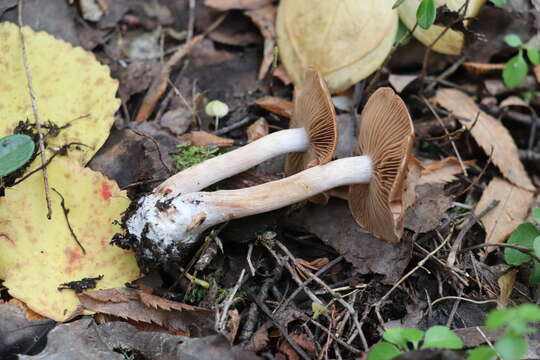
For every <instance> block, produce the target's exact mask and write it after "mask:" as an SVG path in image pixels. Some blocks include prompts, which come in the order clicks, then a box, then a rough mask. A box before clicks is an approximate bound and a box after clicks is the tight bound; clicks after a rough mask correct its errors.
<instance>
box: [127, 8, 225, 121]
mask: <svg viewBox="0 0 540 360" xmlns="http://www.w3.org/2000/svg"><path fill="white" fill-rule="evenodd" d="M226 16H227V13H224V14H223V15H222V16H220V17H219V18H218V19H217V20H216V21H214V23H213V24H212V25H210V27H209V28H208V30H207V31H206V32H204V33H203V34H200V35H197V36H194V37H193V39H191V41H189V42H186V43H185V44H184V45H183V46H182V47H181V48H180V49H178V50H177V51H176V52H175V53H174V54H173V56H171V58H170V59H169V60H168V61H167V63H166V64H165V66H164V67H163V69H162V70H161V73H160V74H159V75H158V76H157V77H156V78H154V80H153V81H152V84H151V85H150V89H148V92H147V93H146V95H145V97H144V99H143V102H142V104H141V107H140V108H139V111H138V112H137V116H136V117H135V120H134V121H135V122H142V121H146V120H147V119H148V118H149V117H150V115H151V114H152V112H153V111H154V109H155V107H156V105H157V103H158V101H159V99H160V98H161V96H162V95H163V93H164V92H165V90H167V82H168V80H169V76H170V74H171V72H172V70H173V68H174V67H175V66H176V65H178V63H179V62H180V61H181V60H182V59H183V58H184V57H185V56H186V55H187V54H189V52H190V51H191V50H192V49H193V48H194V47H195V46H196V45H197V44H198V43H200V42H201V41H202V40H203V39H204V37H205V36H206V35H207V34H208V33H210V32H212V31H213V30H214V29H215V28H216V27H218V26H219V25H220V24H221V22H222V21H223V20H225V17H226Z"/></svg>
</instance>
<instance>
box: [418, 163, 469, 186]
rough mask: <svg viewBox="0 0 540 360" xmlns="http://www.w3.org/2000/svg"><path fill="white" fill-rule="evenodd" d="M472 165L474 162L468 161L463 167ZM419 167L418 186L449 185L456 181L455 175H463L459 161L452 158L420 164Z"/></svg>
mask: <svg viewBox="0 0 540 360" xmlns="http://www.w3.org/2000/svg"><path fill="white" fill-rule="evenodd" d="M474 163H475V161H474V160H468V161H464V162H463V165H464V166H465V167H469V166H471V165H473V164H474ZM421 167H422V170H421V172H420V179H419V181H418V185H422V184H442V183H449V182H451V181H454V180H456V179H457V176H456V175H458V174H462V173H463V168H462V167H461V164H460V163H459V160H458V159H457V158H456V157H453V156H450V157H447V158H444V159H441V160H438V161H434V162H431V163H426V162H422V163H421Z"/></svg>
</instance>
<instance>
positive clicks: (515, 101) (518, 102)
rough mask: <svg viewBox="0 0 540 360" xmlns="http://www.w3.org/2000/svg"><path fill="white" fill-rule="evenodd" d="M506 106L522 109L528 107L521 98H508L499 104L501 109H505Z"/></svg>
mask: <svg viewBox="0 0 540 360" xmlns="http://www.w3.org/2000/svg"><path fill="white" fill-rule="evenodd" d="M508 106H519V107H524V108H528V107H529V105H528V104H527V103H526V102H525V101H524V100H523V99H522V98H520V97H518V96H509V97H507V98H506V99H504V100H503V101H501V103H500V104H499V107H501V108H505V107H508Z"/></svg>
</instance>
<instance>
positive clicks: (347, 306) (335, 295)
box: [276, 241, 369, 350]
mask: <svg viewBox="0 0 540 360" xmlns="http://www.w3.org/2000/svg"><path fill="white" fill-rule="evenodd" d="M276 245H277V246H278V247H279V248H280V249H281V250H282V251H283V252H284V253H285V254H287V256H288V257H289V259H290V260H291V261H292V262H293V264H294V265H295V266H296V267H297V268H299V269H300V270H302V271H303V272H304V273H305V274H306V275H307V276H309V277H310V278H311V279H312V280H314V281H315V282H316V283H317V284H319V285H320V286H322V287H323V288H324V289H325V290H326V291H328V293H329V294H330V295H332V297H333V298H334V299H336V301H337V302H339V303H340V304H341V305H342V306H343V307H344V308H345V309H346V310H347V311H348V312H349V313H350V314H351V318H352V319H353V322H354V324H355V325H356V328H357V330H358V332H359V335H360V339H361V340H362V345H363V346H364V350H367V349H368V348H369V346H368V344H367V340H366V338H365V336H364V333H363V331H362V325H360V322H359V321H358V315H357V313H356V311H355V310H354V308H353V307H352V305H351V304H349V303H348V302H346V301H345V300H343V298H342V297H341V295H339V294H338V293H336V292H335V291H334V290H332V289H331V288H330V287H329V286H328V285H326V283H325V282H324V281H322V280H321V279H320V278H319V277H318V276H316V275H314V274H313V273H312V272H311V271H309V270H308V269H306V268H305V267H303V266H302V265H300V264H299V263H298V262H297V261H296V259H295V258H294V256H293V255H292V254H291V252H290V251H289V249H287V247H285V246H284V245H283V244H282V243H280V242H279V241H276Z"/></svg>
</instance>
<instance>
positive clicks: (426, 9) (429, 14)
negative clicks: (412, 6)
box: [416, 0, 437, 29]
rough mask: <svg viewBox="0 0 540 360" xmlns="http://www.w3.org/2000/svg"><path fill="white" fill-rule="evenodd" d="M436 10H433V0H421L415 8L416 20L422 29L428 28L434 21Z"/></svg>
mask: <svg viewBox="0 0 540 360" xmlns="http://www.w3.org/2000/svg"><path fill="white" fill-rule="evenodd" d="M436 16H437V11H436V10H435V0H422V2H421V3H420V6H418V9H417V10H416V22H417V23H418V26H420V27H421V28H422V29H429V27H430V26H431V25H433V23H434V22H435V17H436Z"/></svg>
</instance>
